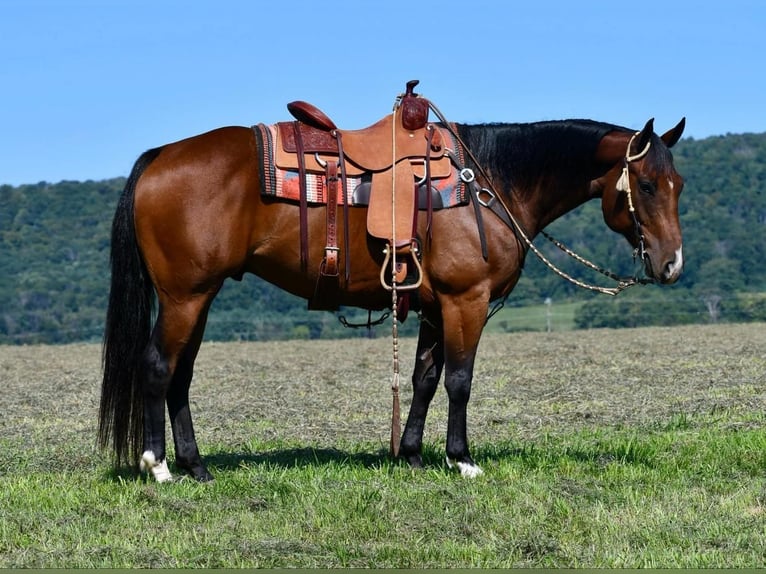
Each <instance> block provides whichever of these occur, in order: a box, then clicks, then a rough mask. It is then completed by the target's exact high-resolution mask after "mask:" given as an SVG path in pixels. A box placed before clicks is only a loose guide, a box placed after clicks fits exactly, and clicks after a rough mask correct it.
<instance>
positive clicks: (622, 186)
mask: <svg viewBox="0 0 766 574" xmlns="http://www.w3.org/2000/svg"><path fill="white" fill-rule="evenodd" d="M429 104H430V107H431V109H432V110H433V112H434V114H435V115H436V116H437V117H438V118H439V121H441V122H442V124H444V126H445V127H446V128H447V129H448V130H449V131H450V133H451V134H452V135H453V136H454V137H455V139H456V140H457V142H458V143H459V144H460V145H461V146H462V148H463V149H464V150H465V153H466V154H467V155H468V157H469V158H470V159H471V161H472V162H473V163H474V165H475V166H476V168H477V169H478V170H479V172H480V173H481V175H482V177H483V178H484V180H485V181H486V182H487V185H488V187H489V190H485V191H488V192H489V193H491V194H492V195H493V196H494V198H495V200H496V201H498V202H499V203H500V205H501V206H502V208H503V210H504V211H505V213H506V214H507V215H508V218H509V220H510V221H511V224H512V225H513V228H514V229H513V231H514V233H515V234H516V236H517V237H520V238H521V239H522V240H523V242H524V243H525V244H526V246H527V247H528V248H529V250H531V251H532V253H534V254H535V256H536V257H537V258H538V259H539V260H540V261H542V262H543V263H544V264H545V265H546V266H547V267H548V268H549V269H550V270H551V271H553V272H554V273H556V275H558V276H559V277H562V278H563V279H566V280H567V281H569V282H570V283H572V284H574V285H576V286H577V287H580V288H582V289H587V290H589V291H596V292H598V293H603V294H605V295H612V296H615V295H617V294H619V293H621V292H622V291H624V290H625V289H628V288H629V287H632V286H634V285H645V284H647V283H652V282H653V281H652V280H651V279H648V278H647V279H639V278H638V277H636V276H634V277H620V276H618V275H616V274H614V273H612V272H611V271H609V270H607V269H604V268H602V267H599V266H598V265H596V264H595V263H592V262H590V261H588V260H587V259H585V258H584V257H582V256H580V255H578V254H576V253H575V252H574V251H572V250H571V249H569V248H568V247H566V246H565V245H564V244H563V243H561V242H560V241H558V240H556V239H554V238H553V237H551V235H549V234H548V233H546V232H545V231H542V235H543V236H544V237H545V238H546V239H548V240H549V241H551V242H552V243H553V244H554V245H556V246H557V247H558V248H559V249H561V250H562V251H563V252H564V253H566V254H567V255H569V256H570V257H572V258H573V259H574V260H575V261H577V262H579V263H581V264H583V265H585V266H586V267H589V268H590V269H593V270H595V271H597V272H599V273H601V274H602V275H604V276H606V277H608V278H609V279H612V280H614V281H616V282H617V286H616V287H603V286H601V285H592V284H589V283H585V282H583V281H580V280H579V279H575V278H574V277H572V276H571V275H569V274H568V273H567V272H565V271H563V270H561V269H559V268H558V267H557V266H556V265H555V264H553V263H552V262H551V261H550V260H549V259H548V258H547V257H545V255H543V253H542V252H541V251H540V250H539V249H538V248H537V246H535V245H534V243H532V240H531V239H529V237H528V236H527V234H526V233H525V231H524V228H523V227H522V226H521V224H520V223H519V222H518V221H517V220H516V218H515V217H514V216H513V213H511V210H510V208H509V207H508V205H507V204H506V202H505V201H504V200H503V198H502V196H501V195H500V194H498V193H497V191H496V190H495V188H494V185H493V184H492V181H491V179H490V177H489V175H488V174H487V172H486V171H485V170H484V168H483V167H482V166H481V164H480V163H479V162H478V161H477V160H476V157H475V156H474V155H473V153H472V152H471V150H470V149H469V148H468V147H467V146H466V145H465V142H463V140H462V138H461V137H460V135H459V134H458V133H457V130H455V129H454V128H453V126H452V124H450V123H449V122H448V121H447V120H446V118H445V117H444V114H442V113H441V110H439V109H438V108H437V107H436V105H434V103H433V102H430V100H429ZM640 133H641V132H636V133H634V134H633V136H632V137H631V138H630V141H629V142H628V147H627V149H626V151H625V157H624V159H623V168H622V174H621V175H620V178H619V180H618V181H617V185H616V188H617V190H618V191H625V192H626V194H627V197H628V210H629V211H630V213H631V216H632V217H633V221H634V222H635V223H636V225H637V226H639V227H640V224H639V223H638V219H637V218H636V215H635V208H634V206H633V198H632V197H631V190H630V173H629V170H628V165H629V164H630V163H631V162H634V161H638V160H639V159H641V158H643V157H644V156H645V155H646V154H647V153H649V147H650V145H651V141H649V142H648V143H647V144H646V146H645V147H644V149H643V150H641V151H640V152H639V153H637V154H635V155H630V148H631V146H632V145H633V141H634V140H635V138H636V137H637V136H638V135H639V134H640ZM455 155H456V154H450V157H452V160H453V162H454V161H455ZM458 168H463V166H460V165H458ZM472 185H473V186H475V187H478V184H477V183H476V182H475V181H474V182H473V183H472ZM641 256H642V258H643V256H644V253H643V249H642V253H641Z"/></svg>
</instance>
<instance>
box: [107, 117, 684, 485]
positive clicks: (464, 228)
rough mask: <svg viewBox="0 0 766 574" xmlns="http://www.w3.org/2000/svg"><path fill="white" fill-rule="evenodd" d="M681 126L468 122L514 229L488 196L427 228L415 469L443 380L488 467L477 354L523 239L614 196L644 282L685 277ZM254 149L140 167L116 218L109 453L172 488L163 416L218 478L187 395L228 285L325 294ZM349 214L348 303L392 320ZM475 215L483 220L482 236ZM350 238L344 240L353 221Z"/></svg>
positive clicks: (245, 144) (181, 459) (150, 154)
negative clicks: (247, 278) (476, 430)
mask: <svg viewBox="0 0 766 574" xmlns="http://www.w3.org/2000/svg"><path fill="white" fill-rule="evenodd" d="M684 125H685V120H684V119H682V120H681V121H680V122H679V123H678V125H676V126H675V127H674V128H673V129H671V130H669V131H668V132H666V133H665V134H664V135H662V136H658V135H657V134H655V133H654V128H653V120H649V121H648V122H647V123H646V125H645V126H644V127H643V129H642V130H640V132H635V131H633V130H630V129H627V128H625V127H620V126H616V125H611V124H608V123H602V122H596V121H591V120H561V121H546V122H538V123H531V124H507V123H502V124H500V123H498V124H481V125H465V124H454V126H455V129H456V131H457V135H458V136H459V138H460V139H461V140H462V141H463V142H464V144H465V147H466V148H467V149H468V150H470V151H471V152H472V158H473V160H475V163H476V164H477V165H475V166H474V167H482V168H483V170H481V172H480V173H481V174H483V175H479V176H477V181H479V183H480V184H481V185H483V186H485V187H484V188H483V189H484V190H485V191H486V190H487V189H491V190H493V191H492V193H493V197H494V195H496V196H497V197H496V199H497V202H495V203H496V204H501V205H503V206H505V207H504V208H505V210H506V211H507V212H508V214H509V215H512V218H513V221H514V225H509V224H508V222H507V221H505V219H507V218H505V217H503V214H502V213H500V214H499V215H498V212H497V211H496V210H495V211H493V210H491V209H489V208H488V206H489V204H490V203H492V202H491V201H488V199H489V198H487V197H484V199H483V200H482V199H480V198H479V197H478V196H475V197H474V198H473V199H472V201H471V202H470V203H471V205H463V206H460V207H453V208H450V209H443V210H439V211H434V212H433V217H432V220H431V221H429V225H430V226H431V229H430V233H428V236H429V240H428V241H423V242H422V246H421V251H420V257H421V268H422V269H421V274H422V283H421V284H420V287H419V288H418V290H417V294H416V295H417V297H414V298H413V300H416V301H417V306H418V309H419V313H420V316H421V321H420V325H419V335H418V341H417V353H416V361H415V366H414V374H413V376H412V385H413V397H412V403H411V406H410V410H409V415H408V418H407V421H406V424H405V429H404V432H403V434H402V436H401V450H400V456H401V457H402V458H403V459H404V460H406V461H407V462H408V463H409V464H410V465H411V466H412V467H420V466H422V458H421V448H422V440H423V429H424V424H425V420H426V416H427V413H428V408H429V404H430V402H431V400H432V398H433V396H434V393H435V391H436V389H437V387H438V383H439V380H440V378H441V375H442V373H444V385H445V387H446V390H447V394H448V399H449V414H448V428H447V437H446V456H447V463H448V465H449V466H450V467H453V466H456V467H457V468H458V470H459V471H460V473H461V474H462V475H464V476H469V477H471V476H476V475H478V474H481V472H482V471H481V469H480V467H479V466H477V465H476V463H475V462H474V460H473V459H472V458H471V454H470V450H469V443H468V438H467V433H466V427H467V422H466V411H467V405H468V401H469V397H470V394H471V381H472V376H473V368H474V358H475V356H476V352H477V348H478V345H479V339H480V337H481V334H482V329H483V327H484V324H485V320H486V317H487V313H488V309H489V306H490V303H491V302H493V301H496V300H498V299H499V298H501V297H504V296H506V295H507V294H508V293H509V292H510V291H511V290H512V289H513V287H514V285H515V284H516V282H517V281H518V279H519V277H520V275H521V271H522V265H523V262H524V259H525V256H526V253H527V249H528V245H526V244H525V243H524V241H522V240H521V239H520V237H519V233H518V231H519V230H523V234H524V236H525V237H528V238H529V239H532V238H534V237H535V236H537V235H538V234H539V233H540V232H541V231H542V230H543V228H545V227H546V226H547V225H548V224H550V223H551V222H552V221H554V220H555V219H557V218H558V217H560V216H562V215H564V214H565V213H567V212H569V211H570V210H572V209H574V208H576V207H577V206H579V205H581V204H583V203H584V202H586V201H588V200H591V199H595V198H600V200H601V205H602V211H603V216H604V221H605V223H606V224H607V225H608V227H609V228H611V229H612V230H613V231H615V232H617V233H619V234H621V235H623V236H624V237H625V238H626V239H627V241H628V242H629V243H630V244H631V245H632V246H633V247H634V248H636V249H639V248H640V250H641V259H642V262H643V268H644V273H645V274H646V276H647V278H648V279H649V280H651V281H653V282H657V283H661V284H669V283H673V282H675V281H676V280H677V279H678V278H679V276H680V274H681V271H682V268H683V255H682V239H681V229H680V224H679V217H678V201H679V195H680V193H681V190H682V187H683V179H682V177H681V176H680V175H679V174H678V173H677V172H676V170H675V168H674V165H673V159H672V155H671V153H670V151H669V148H671V147H672V146H673V145H674V144H675V143H676V142H677V141H678V140H679V139H680V137H681V134H682V132H683V129H684ZM258 145H259V143H258V139H257V138H256V136H255V135H254V129H253V128H248V127H239V126H232V127H224V128H219V129H216V130H214V131H210V132H208V133H205V134H202V135H198V136H195V137H191V138H189V139H185V140H182V141H178V142H176V143H171V144H168V145H164V146H162V147H158V148H156V149H152V150H149V151H147V152H145V153H144V154H143V155H141V156H140V157H139V159H138V160H137V161H136V163H135V165H134V167H133V169H132V172H131V173H130V175H129V177H128V179H127V182H126V185H125V189H124V191H123V193H122V195H121V196H120V199H119V202H118V205H117V209H116V213H115V216H114V221H113V226H112V238H111V288H110V296H109V306H108V311H107V320H106V327H105V334H104V345H103V384H102V393H101V403H100V413H99V431H98V432H99V444H100V446H101V447H102V448H111V450H112V451H113V455H114V458H115V462H116V464H117V465H121V464H123V463H129V464H131V465H133V466H138V467H139V468H140V470H141V471H144V472H147V473H150V474H151V475H152V476H153V477H154V478H155V479H156V480H158V481H165V480H171V479H172V478H173V477H172V474H171V473H170V470H169V468H168V464H167V459H166V456H167V454H166V445H165V408H166V406H167V411H168V414H169V416H170V421H171V428H172V434H173V439H174V446H175V454H176V458H175V464H176V467H177V468H178V469H180V470H181V471H185V472H187V473H189V474H190V475H191V476H193V477H194V478H196V479H197V480H200V481H206V480H211V479H212V475H211V474H210V472H209V471H208V469H207V468H206V466H205V464H204V463H203V461H202V458H201V457H200V453H199V450H198V446H197V442H196V439H195V436H194V429H193V426H192V416H191V412H190V409H189V388H190V385H191V381H192V374H193V368H194V361H195V358H196V356H197V353H198V351H199V348H200V344H201V342H202V339H203V332H204V330H205V323H206V319H207V315H208V310H209V308H210V305H211V303H212V302H213V299H214V298H215V296H216V294H217V293H218V292H219V290H220V289H221V286H222V285H223V283H224V281H225V280H226V279H227V278H237V279H240V278H241V277H242V276H243V274H244V273H253V274H255V275H257V276H259V277H261V278H263V279H265V280H266V281H269V282H271V283H273V284H274V285H276V286H278V287H280V288H282V289H284V290H286V291H288V292H290V293H292V294H294V295H297V296H300V297H303V298H306V299H309V298H310V297H311V296H312V294H313V291H314V288H315V286H316V285H317V278H318V273H319V272H318V269H319V266H320V262H321V261H322V258H323V254H324V245H323V244H320V242H315V243H313V244H311V245H309V246H308V255H307V256H308V264H307V265H305V266H304V265H301V264H300V259H301V257H300V254H299V237H298V234H299V231H298V225H297V223H296V222H297V218H298V207H297V206H296V205H295V204H294V203H290V202H286V201H280V200H275V199H273V198H269V197H266V196H264V194H262V182H261V178H260V176H259V170H258V167H257V165H256V159H255V158H256V157H257V156H258V153H259V151H260V150H259V149H258ZM472 165H473V164H472ZM349 211H350V213H349V217H348V232H349V235H350V237H351V238H352V241H351V243H350V246H349V250H350V253H349V257H348V260H349V261H351V262H352V269H351V273H350V275H349V277H348V279H347V280H346V281H342V282H341V285H340V289H341V291H340V295H339V303H340V304H341V305H343V306H350V307H358V308H362V309H368V310H382V309H386V308H388V307H389V306H390V304H391V293H390V292H389V291H388V290H386V289H385V288H384V287H383V286H382V285H381V280H380V268H381V263H380V259H381V257H380V255H379V253H373V250H371V249H370V241H369V238H368V237H366V233H367V232H366V227H365V224H366V211H367V210H366V208H362V207H353V208H351V209H350V210H349ZM477 211H478V212H480V213H483V216H481V217H480V218H479V219H480V220H481V222H480V223H478V224H477V213H476V212H477ZM307 224H308V234H309V236H316V235H319V236H323V234H324V233H325V226H326V220H325V209H324V208H323V207H319V206H309V207H308V214H307ZM338 225H339V231H338V234H339V235H341V234H342V233H343V232H344V229H343V227H344V225H345V223H344V222H343V221H339V224H338ZM425 225H426V222H425V221H424V218H421V220H420V221H419V227H418V236H419V237H426V229H425ZM514 226H516V227H517V228H518V229H514V228H512V227H514ZM482 235H483V237H482ZM483 252H484V256H483ZM340 266H341V270H343V266H344V263H343V262H342V261H341V263H340ZM155 304H156V305H157V307H156V320H154V322H153V325H152V316H153V313H154V308H155ZM296 384H299V383H296Z"/></svg>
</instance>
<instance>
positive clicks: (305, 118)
mask: <svg viewBox="0 0 766 574" xmlns="http://www.w3.org/2000/svg"><path fill="white" fill-rule="evenodd" d="M417 84H418V81H417V80H413V81H410V82H408V83H407V89H406V92H405V94H403V95H401V96H400V97H399V99H398V100H397V105H396V106H395V108H394V111H393V112H392V113H391V114H389V115H387V116H385V117H384V118H382V119H381V120H379V121H378V122H376V123H374V124H373V125H371V126H369V127H367V128H364V129H360V130H343V129H339V128H337V127H336V125H335V122H333V121H332V120H331V119H330V118H329V117H328V116H327V115H326V114H325V113H324V112H322V111H321V110H320V109H318V108H317V107H316V106H314V105H312V104H309V103H307V102H303V101H295V102H291V103H289V104H288V105H287V108H288V110H289V111H290V113H291V114H292V115H293V116H294V117H295V118H296V120H295V121H292V122H281V123H278V124H276V127H277V134H276V142H275V146H274V147H275V151H274V161H275V164H276V166H277V167H278V168H280V169H286V170H294V171H297V172H298V173H299V181H300V184H301V201H300V203H301V262H302V265H303V264H305V261H306V260H307V249H308V248H307V243H308V238H307V229H306V227H307V216H306V209H307V202H306V199H305V196H306V192H305V178H306V174H307V173H312V174H324V175H325V176H326V182H327V185H326V189H327V197H326V203H327V243H326V247H325V258H324V260H323V262H322V266H321V268H320V278H319V281H320V284H321V283H322V282H323V278H326V277H335V278H336V280H335V282H337V276H338V252H339V251H340V249H339V247H338V245H337V237H336V232H335V228H336V222H337V206H338V204H340V205H341V206H342V208H343V216H344V220H345V222H346V225H344V230H345V236H344V244H345V245H344V251H345V255H346V266H345V268H346V280H348V273H349V267H350V262H349V260H348V251H349V250H348V241H349V238H348V223H347V217H348V207H349V202H348V199H347V189H346V185H345V183H346V182H345V178H346V177H357V176H361V175H363V174H367V175H368V176H369V175H370V174H371V186H370V189H369V201H368V211H367V231H368V233H369V234H370V235H371V236H372V237H375V238H378V239H381V240H383V241H385V242H386V244H387V250H388V251H387V252H386V253H387V256H388V255H390V250H391V249H395V250H396V252H397V253H398V254H402V256H403V259H404V258H405V257H406V256H412V248H413V246H415V244H416V241H415V235H416V228H417V217H418V208H419V205H418V204H419V201H418V189H419V188H420V187H421V186H422V185H423V184H426V187H425V189H426V190H430V189H431V185H430V182H431V179H436V178H444V177H448V176H449V175H450V173H451V170H452V164H451V160H450V157H449V156H448V155H447V154H446V150H445V147H444V146H445V142H446V141H449V140H448V139H447V138H446V137H445V136H444V135H443V134H442V132H441V128H440V127H439V126H437V125H435V124H432V123H429V122H428V115H429V108H430V104H429V102H428V100H427V99H426V98H423V97H421V96H420V95H418V94H416V93H415V92H414V87H415V86H416V85H417ZM339 186H340V187H341V190H340V194H341V195H339V190H338V187H339ZM426 203H427V205H426V210H427V213H428V215H427V217H428V226H429V228H430V219H431V212H432V205H431V194H430V193H426ZM410 258H412V257H410ZM386 261H388V257H387V258H386ZM415 262H416V264H417V260H416V258H415ZM384 265H385V263H384ZM400 274H401V275H402V277H401V279H402V280H404V276H405V275H406V265H404V266H403V269H402V271H401V272H400V273H397V279H396V280H397V283H399V281H400V277H399V275H400ZM381 282H382V283H383V285H384V286H385V287H388V285H387V284H386V282H385V281H384V280H383V272H381ZM418 283H419V280H418ZM413 287H415V286H413ZM331 289H332V288H331ZM331 289H330V290H331ZM336 290H337V288H336ZM317 291H319V286H318V290H317ZM319 299H320V297H318V296H317V297H315V301H313V302H312V301H310V302H309V307H310V308H317V309H320V308H337V305H335V304H334V303H332V302H329V303H327V302H325V303H322V302H321V301H319Z"/></svg>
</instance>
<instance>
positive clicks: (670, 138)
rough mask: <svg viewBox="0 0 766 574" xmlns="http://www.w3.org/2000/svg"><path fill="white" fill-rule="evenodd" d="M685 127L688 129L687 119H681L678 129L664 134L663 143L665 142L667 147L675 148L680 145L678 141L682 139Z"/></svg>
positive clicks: (675, 128)
mask: <svg viewBox="0 0 766 574" xmlns="http://www.w3.org/2000/svg"><path fill="white" fill-rule="evenodd" d="M685 127H686V118H681V121H680V122H678V125H677V126H676V127H674V128H673V129H672V130H668V131H667V132H665V133H664V134H662V141H663V142H665V145H666V146H668V147H673V146H674V145H676V144H677V143H678V140H680V139H681V134H682V133H684V128H685Z"/></svg>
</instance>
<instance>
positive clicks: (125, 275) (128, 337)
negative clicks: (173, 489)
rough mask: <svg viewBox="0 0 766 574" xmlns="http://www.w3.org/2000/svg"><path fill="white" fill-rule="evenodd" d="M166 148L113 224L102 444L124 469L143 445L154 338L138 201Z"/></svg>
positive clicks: (145, 160)
mask: <svg viewBox="0 0 766 574" xmlns="http://www.w3.org/2000/svg"><path fill="white" fill-rule="evenodd" d="M159 153H160V149H159V148H158V149H153V150H149V151H147V152H146V153H144V154H143V155H142V156H141V157H140V158H138V160H137V161H136V164H135V165H134V166H133V171H131V173H130V177H129V178H128V181H127V183H126V184H125V189H124V190H123V192H122V195H121V196H120V201H119V203H118V204H117V211H116V213H115V214H114V221H113V222H112V245H111V264H112V284H111V289H110V291H109V309H108V310H107V314H106V328H105V330H104V347H103V352H102V362H103V367H104V381H103V384H102V386H101V407H100V410H99V422H98V439H99V445H100V446H101V448H108V447H109V446H110V445H111V448H112V449H113V451H114V455H115V458H116V462H117V464H118V465H121V464H122V463H123V462H124V463H132V464H135V463H137V461H138V457H139V454H140V453H139V449H140V448H141V447H142V443H143V418H144V416H143V415H144V413H143V396H142V393H141V377H140V373H141V363H142V357H143V354H144V350H145V349H146V346H147V344H148V343H149V337H150V334H151V318H152V306H153V302H154V292H153V287H152V283H151V281H150V279H149V276H148V274H147V271H146V265H145V263H144V260H143V257H142V256H141V252H140V250H139V248H138V242H137V241H136V228H135V223H134V220H133V199H134V195H135V189H136V184H137V183H138V180H139V178H140V177H141V174H142V173H143V172H144V170H145V169H146V168H147V166H148V165H149V164H150V163H152V161H154V159H155V158H156V157H157V156H158V155H159Z"/></svg>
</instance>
